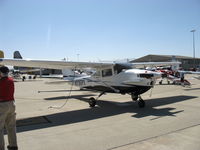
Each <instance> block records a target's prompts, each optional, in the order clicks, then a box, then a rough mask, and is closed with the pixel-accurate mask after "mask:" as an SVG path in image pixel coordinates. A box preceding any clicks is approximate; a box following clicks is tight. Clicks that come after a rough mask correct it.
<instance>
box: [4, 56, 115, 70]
mask: <svg viewBox="0 0 200 150" xmlns="http://www.w3.org/2000/svg"><path fill="white" fill-rule="evenodd" d="M0 65H10V66H20V67H38V68H49V69H65V68H67V69H74V68H87V67H91V68H96V69H98V68H107V67H110V66H113V65H114V63H97V62H71V61H49V60H26V59H4V58H1V59H0Z"/></svg>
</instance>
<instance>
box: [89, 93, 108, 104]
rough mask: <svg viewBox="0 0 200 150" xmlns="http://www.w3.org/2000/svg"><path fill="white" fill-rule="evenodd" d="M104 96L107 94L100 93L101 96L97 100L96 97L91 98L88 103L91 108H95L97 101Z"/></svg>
mask: <svg viewBox="0 0 200 150" xmlns="http://www.w3.org/2000/svg"><path fill="white" fill-rule="evenodd" d="M103 94H105V92H102V93H100V94H99V96H98V97H97V98H96V99H95V98H94V97H90V99H89V101H88V103H89V105H90V107H95V105H96V103H97V99H98V98H99V97H101V96H102V95H103Z"/></svg>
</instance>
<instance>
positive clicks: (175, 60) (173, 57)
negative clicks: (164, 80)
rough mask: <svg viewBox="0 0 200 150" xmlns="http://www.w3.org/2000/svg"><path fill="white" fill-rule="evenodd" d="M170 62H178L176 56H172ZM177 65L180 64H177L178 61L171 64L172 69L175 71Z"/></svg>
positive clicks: (177, 67)
mask: <svg viewBox="0 0 200 150" xmlns="http://www.w3.org/2000/svg"><path fill="white" fill-rule="evenodd" d="M172 62H178V61H177V59H176V56H172ZM179 67H180V64H178V63H177V64H174V65H172V70H173V71H177V70H178V69H179Z"/></svg>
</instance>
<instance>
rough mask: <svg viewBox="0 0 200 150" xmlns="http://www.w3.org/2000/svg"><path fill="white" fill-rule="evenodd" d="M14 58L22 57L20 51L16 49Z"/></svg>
mask: <svg viewBox="0 0 200 150" xmlns="http://www.w3.org/2000/svg"><path fill="white" fill-rule="evenodd" d="M13 58H14V59H22V56H21V54H20V52H19V51H14V53H13Z"/></svg>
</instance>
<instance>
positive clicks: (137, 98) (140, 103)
mask: <svg viewBox="0 0 200 150" xmlns="http://www.w3.org/2000/svg"><path fill="white" fill-rule="evenodd" d="M131 98H132V100H133V101H138V106H139V107H140V108H143V107H145V101H144V100H143V99H142V97H141V96H140V95H134V94H131Z"/></svg>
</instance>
